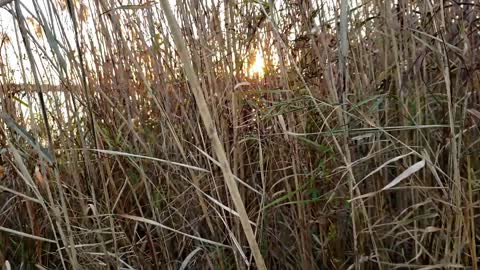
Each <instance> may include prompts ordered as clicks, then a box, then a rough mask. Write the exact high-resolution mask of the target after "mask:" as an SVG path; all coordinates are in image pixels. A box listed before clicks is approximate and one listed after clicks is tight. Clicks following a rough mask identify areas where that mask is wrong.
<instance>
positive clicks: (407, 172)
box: [381, 159, 425, 191]
mask: <svg viewBox="0 0 480 270" xmlns="http://www.w3.org/2000/svg"><path fill="white" fill-rule="evenodd" d="M423 167H425V159H422V160H421V161H419V162H417V163H415V164H413V165H412V166H410V167H409V168H408V169H406V170H405V171H403V172H402V173H401V174H400V175H399V176H397V177H396V178H395V179H393V181H392V182H390V183H389V184H388V185H386V186H385V187H384V188H382V190H381V191H384V190H387V189H390V188H392V187H394V186H396V185H398V184H399V183H400V182H402V180H403V179H405V178H407V177H409V176H410V175H412V174H414V173H416V172H418V171H419V170H420V169H422V168H423Z"/></svg>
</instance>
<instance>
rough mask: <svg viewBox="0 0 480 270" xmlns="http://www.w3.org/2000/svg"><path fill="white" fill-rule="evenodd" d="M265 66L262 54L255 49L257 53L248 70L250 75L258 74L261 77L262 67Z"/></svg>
mask: <svg viewBox="0 0 480 270" xmlns="http://www.w3.org/2000/svg"><path fill="white" fill-rule="evenodd" d="M264 67H265V65H264V62H263V55H262V54H261V53H260V52H258V51H257V55H256V56H255V62H254V63H253V65H252V66H250V70H249V72H248V74H249V76H250V77H254V76H258V77H259V78H262V77H263V74H264V72H263V68H264Z"/></svg>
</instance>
